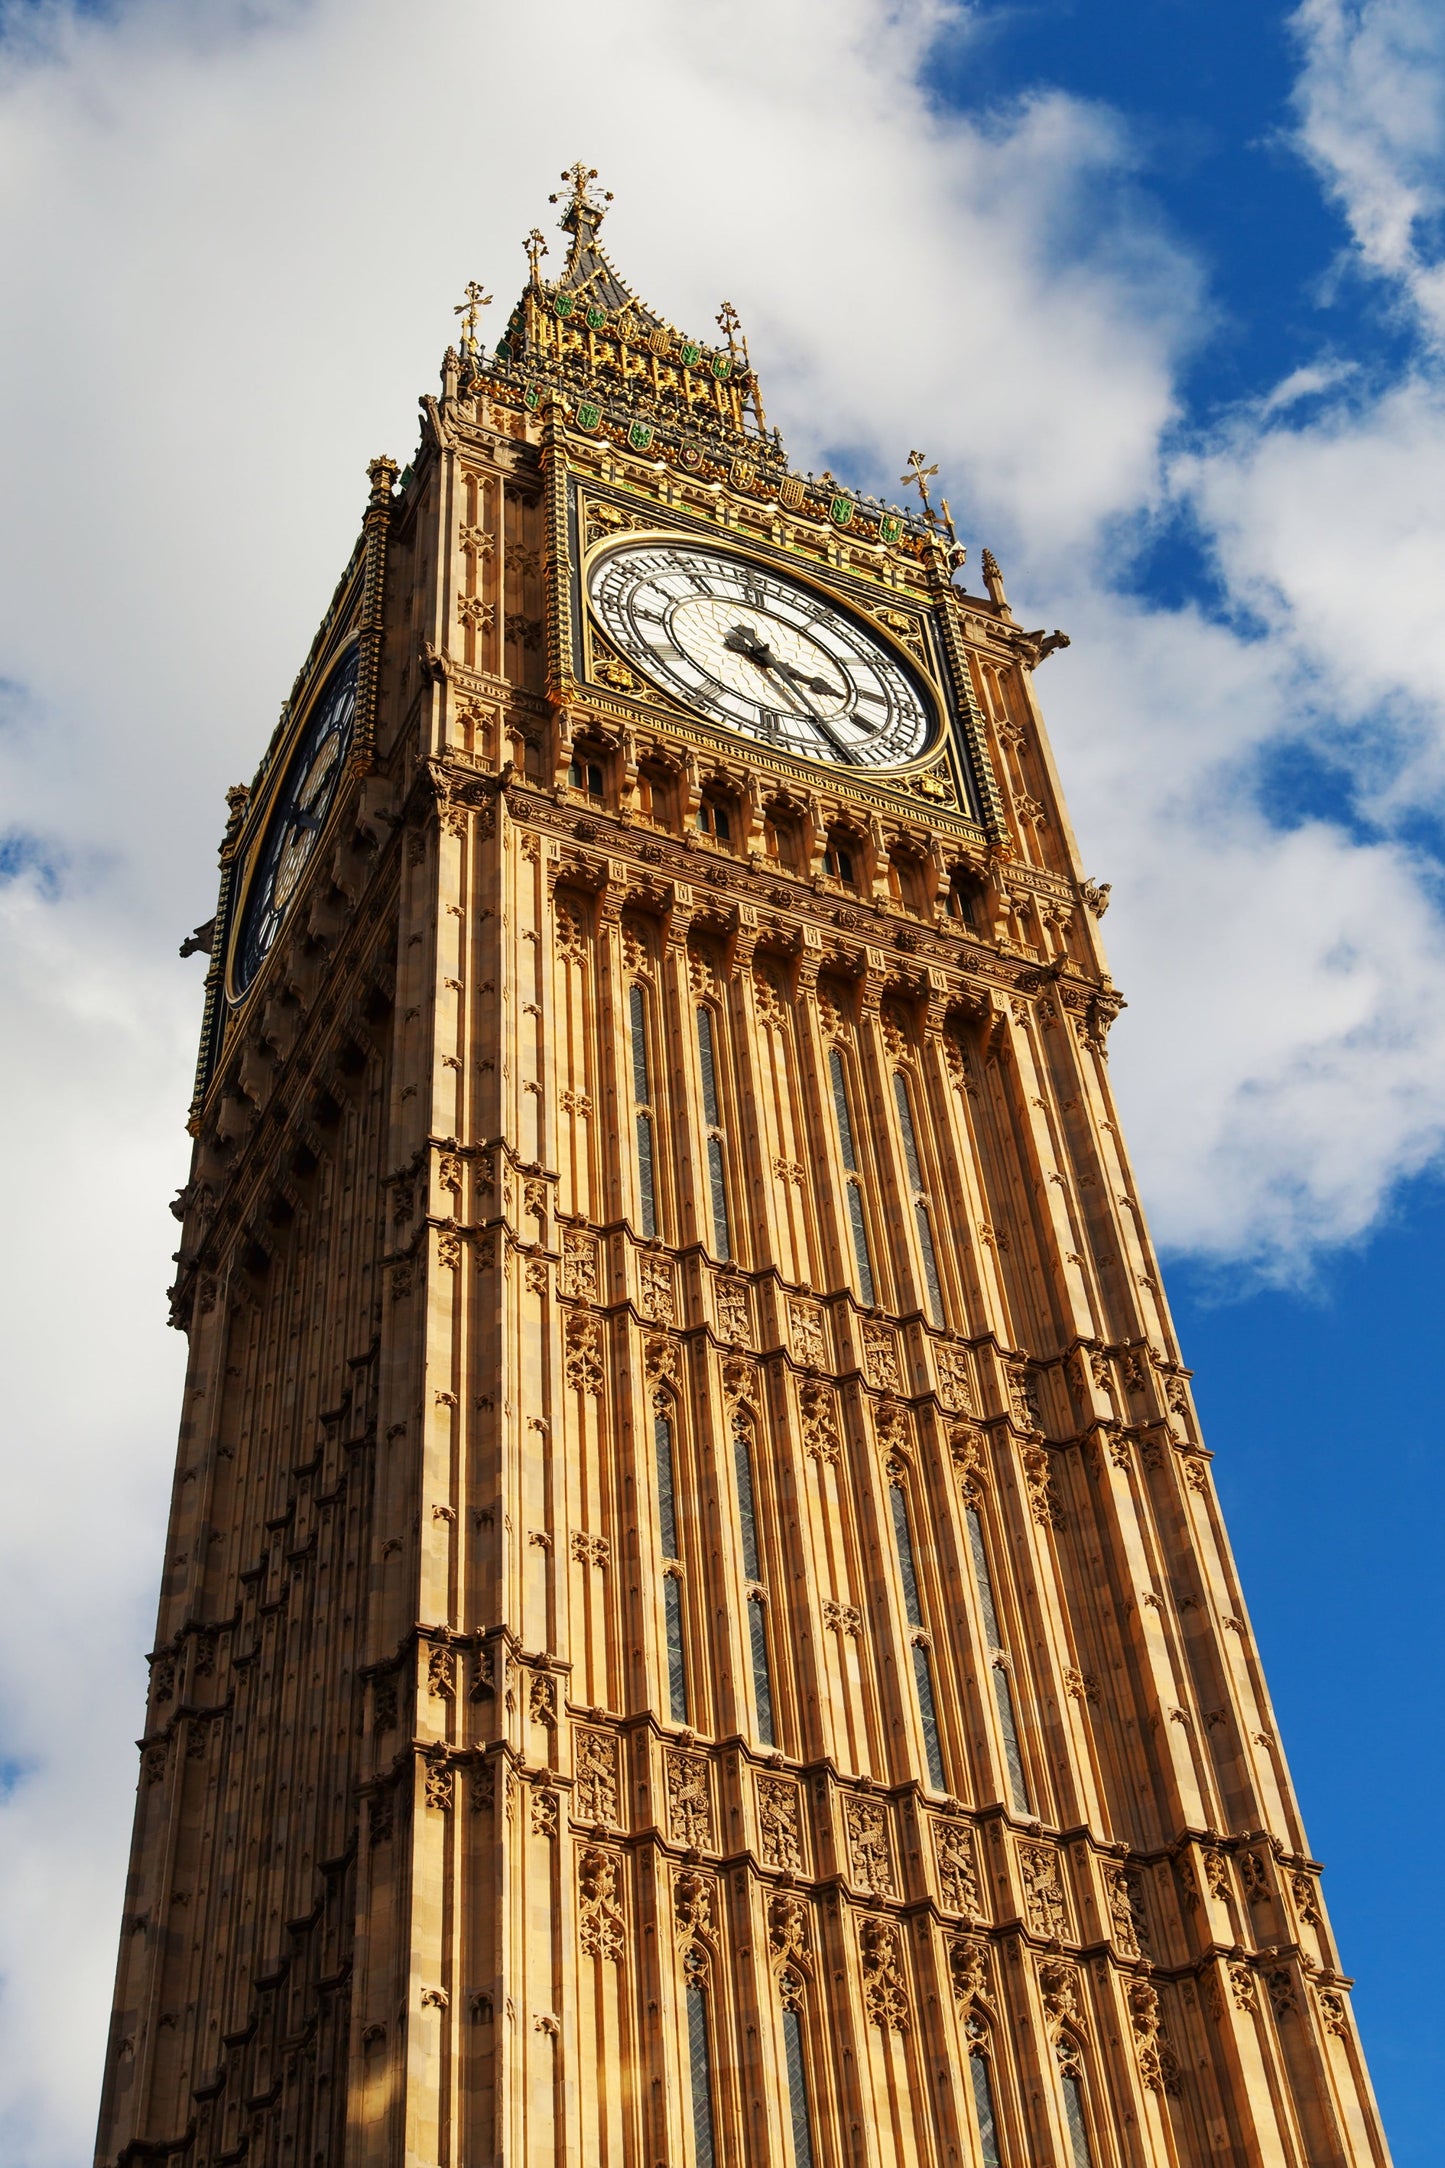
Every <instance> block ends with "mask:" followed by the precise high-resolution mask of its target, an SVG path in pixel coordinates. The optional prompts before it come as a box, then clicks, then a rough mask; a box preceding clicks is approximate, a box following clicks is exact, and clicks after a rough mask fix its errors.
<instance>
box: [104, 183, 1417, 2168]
mask: <svg viewBox="0 0 1445 2168" xmlns="http://www.w3.org/2000/svg"><path fill="white" fill-rule="evenodd" d="M565 179H566V181H567V190H566V192H565V194H564V196H563V197H562V198H561V200H562V202H563V205H564V209H563V216H562V226H563V230H564V232H565V235H566V254H565V262H562V263H560V268H559V275H558V276H557V277H556V278H555V279H549V278H548V277H546V276H545V275H544V274H545V271H546V268H547V266H546V257H547V245H546V243H545V241H544V239H543V237H542V235H541V234H540V233H536V232H534V233H533V234H532V235H531V236H530V237H529V241H528V243H527V248H528V255H529V259H530V267H531V268H530V276H529V278H528V281H527V284H526V287H525V290H524V291H523V294H522V297H521V299H520V301H519V302H518V304H517V306H516V308H515V310H514V311H513V312H512V314H511V317H510V319H509V320H508V321H507V323H506V326H505V330H504V332H503V334H502V336H501V338H500V340H494V341H489V342H487V344H486V346H484V344H483V341H482V339H481V337H480V335H479V328H478V327H479V324H480V321H481V311H482V309H483V308H484V306H485V303H486V296H485V295H484V294H483V293H482V291H481V289H480V288H479V287H476V286H473V287H471V288H469V289H468V294H467V298H466V301H465V302H464V303H463V307H462V310H461V311H460V312H459V313H460V314H461V315H462V330H461V334H460V351H449V352H448V353H447V355H446V357H445V360H444V363H443V368H442V389H441V396H440V397H439V398H428V399H426V400H425V401H424V402H423V424H422V436H421V443H420V447H419V449H418V451H417V453H416V455H415V458H414V460H413V463H412V465H411V466H410V467H408V468H407V469H406V471H405V473H403V474H401V475H400V477H398V474H397V469H396V467H395V465H394V464H393V463H392V462H391V461H390V460H388V459H376V460H374V461H373V462H372V464H371V468H370V477H371V493H370V498H369V501H368V503H367V506H366V510H365V515H364V520H363V525H362V531H361V535H360V538H359V540H358V542H357V544H356V548H355V550H354V552H353V554H352V556H351V559H350V561H349V563H348V564H347V565H346V567H345V569H344V571H343V572H342V575H341V579H340V582H339V584H338V585H337V587H336V590H335V593H334V594H333V596H332V598H331V601H330V604H329V606H328V607H327V610H326V613H325V615H324V617H323V619H322V621H321V625H320V628H319V630H318V632H317V634H316V638H315V641H314V642H313V645H312V648H311V652H310V654H309V655H308V656H307V657H306V660H305V662H304V664H303V665H302V668H301V670H300V672H299V674H298V676H297V678H296V681H295V684H294V685H293V687H292V689H291V694H290V697H289V699H288V700H287V702H286V704H285V706H284V707H283V709H282V711H281V718H280V721H279V723H278V725H277V727H276V730H275V732H274V734H273V736H272V739H271V742H270V744H269V746H268V747H267V749H266V751H265V753H264V755H263V756H262V759H261V763H260V766H259V768H258V770H257V772H256V776H255V779H254V781H253V782H252V783H251V784H250V786H249V787H247V788H239V787H238V788H237V789H235V790H233V791H232V792H231V793H230V794H229V803H230V819H229V822H228V824H227V827H226V831H225V836H224V840H223V843H222V846H221V878H220V896H219V902H218V906H217V914H216V919H215V924H214V928H213V929H210V930H208V931H207V932H206V933H205V935H204V937H203V938H204V939H205V940H206V941H208V943H209V947H210V953H211V962H210V969H209V975H208V978H207V985H206V1002H205V1018H204V1025H203V1032H202V1043H201V1053H200V1063H199V1069H198V1074H197V1082H196V1093H195V1100H194V1105H193V1107H192V1119H191V1128H192V1133H193V1135H194V1139H195V1148H194V1162H193V1167H192V1172H191V1177H190V1180H189V1182H188V1184H187V1186H186V1188H185V1189H184V1191H183V1192H182V1193H181V1195H180V1197H179V1198H178V1199H177V1202H176V1206H175V1210H176V1212H177V1215H178V1217H179V1218H180V1219H181V1221H182V1234H181V1247H180V1251H179V1269H178V1272H177V1278H176V1284H175V1287H174V1289H173V1290H172V1301H173V1314H174V1321H175V1323H176V1324H177V1325H178V1326H180V1327H182V1328H183V1329H184V1330H185V1331H186V1332H187V1334H188V1335H189V1342H190V1363H189V1370H188V1374H187V1382H186V1389H185V1404H184V1409H183V1414H182V1420H181V1429H180V1450H179V1457H178V1462H177V1469H176V1479H175V1489H174V1495H173V1503H172V1509H171V1521H170V1530H169V1534H168V1536H167V1542H166V1553H165V1565H164V1575H163V1582H162V1592H161V1599H160V1615H159V1624H158V1628H157V1634H156V1643H155V1648H154V1651H153V1653H152V1656H151V1660H150V1661H151V1684H150V1698H149V1704H148V1709H147V1715H146V1721H145V1732H144V1737H143V1739H142V1742H141V1758H140V1779H139V1789H138V1797H137V1807H136V1823H135V1838H134V1850H133V1855H132V1862H131V1875H130V1880H129V1884H128V1888H127V1895H126V1911H125V1918H124V1923H123V1932H122V1937H121V1953H120V1961H119V1970H118V1977H117V1986H116V1997H115V2012H114V2019H113V2025H112V2031H111V2036H110V2040H109V2044H108V2050H107V2067H106V2077H105V2089H104V2098H103V2104H102V2110H101V2122H100V2135H99V2141H98V2152H97V2159H98V2160H99V2161H100V2162H102V2163H106V2164H112V2163H128V2164H129V2163H140V2162H171V2163H174V2164H176V2168H221V2164H223V2163H240V2162H245V2163H247V2164H248V2168H491V2164H502V2163H506V2164H508V2168H553V2164H562V2163H569V2164H570V2163H577V2162H588V2163H596V2164H597V2168H714V2164H728V2168H734V2164H735V2168H744V2164H747V2168H766V2164H775V2168H1041V2164H1049V2168H1165V2164H1168V2168H1191V2164H1204V2163H1208V2164H1211V2168H1224V2164H1230V2168H1259V2164H1266V2168H1275V2164H1280V2168H1327V2164H1329V2168H1335V2164H1339V2168H1345V2164H1349V2168H1356V2164H1362V2163H1367V2162H1368V2163H1383V2162H1385V2161H1386V2159H1387V2153H1386V2149H1385V2144H1384V2139H1383V2136H1382V2134H1381V2130H1380V2126H1379V2121H1378V2117H1377V2114H1376V2111H1375V2107H1374V2104H1373V2099H1372V2095H1371V2091H1370V2085H1369V2079H1368V2075H1367V2072H1366V2069H1365V2066H1364V2062H1363V2058H1362V2055H1361V2051H1360V2046H1359V2041H1358V2037H1357V2034H1356V2030H1355V2025H1354V2020H1353V2017H1352V2014H1351V2009H1350V1998H1349V1993H1348V1989H1349V1985H1350V1983H1349V1981H1348V1979H1347V1978H1346V1977H1345V1976H1344V1974H1343V1973H1342V1971H1341V1970H1340V1965H1339V1958H1338V1955H1337V1952H1336V1949H1335V1945H1334V1942H1333V1940H1332V1938H1331V1934H1330V1930H1329V1926H1328V1923H1327V1920H1326V1916H1325V1911H1324V1906H1323V1901H1322V1898H1321V1894H1320V1879H1319V1867H1318V1864H1317V1862H1315V1861H1314V1860H1313V1859H1312V1858H1311V1857H1310V1854H1309V1848H1308V1845H1307V1843H1306V1840H1305V1836H1304V1832H1303V1828H1302V1825H1301V1820H1300V1815H1299V1811H1298V1808H1297V1806H1296V1803H1295V1800H1294V1796H1293V1793H1292V1791H1291V1788H1290V1781H1289V1776H1288V1773H1287V1770H1286V1767H1285V1762H1284V1757H1283V1754H1282V1752H1281V1749H1280V1745H1279V1742H1278V1739H1277V1737H1276V1733H1275V1725H1274V1719H1273V1717H1272V1715H1271V1713H1270V1707H1269V1702H1268V1699H1267V1695H1266V1691H1265V1686H1264V1682H1263V1678H1262V1676H1261V1671H1260V1663H1259V1658H1258V1654H1257V1652H1256V1649H1255V1646H1254V1643H1253V1640H1252V1638H1251V1634H1250V1629H1249V1625H1248V1621H1247V1617H1246V1614H1245V1608H1244V1603H1243V1599H1242V1596H1241V1594H1240V1590H1239V1586H1238V1582H1237V1579H1236V1575H1235V1571H1234V1567H1233V1565H1232V1563H1231V1559H1230V1553H1229V1548H1228V1543H1227V1540H1226V1537H1225V1533H1224V1529H1223V1526H1222V1522H1221V1518H1220V1511H1219V1505H1218V1500H1217V1498H1216V1495H1215V1490H1214V1485H1213V1481H1212V1478H1211V1473H1210V1459H1209V1455H1208V1453H1207V1451H1206V1449H1205V1447H1204V1444H1203V1442H1202V1440H1201V1437H1200V1434H1199V1430H1198V1427H1197V1424H1196V1419H1195V1414H1194V1410H1193V1404H1192V1400H1191V1395H1190V1388H1189V1373H1188V1371H1187V1370H1186V1369H1185V1368H1184V1366H1183V1364H1182V1362H1181V1359H1180V1354H1179V1350H1178V1346H1177V1344H1176V1340H1175V1336H1174V1333H1173V1330H1172V1327H1171V1324H1170V1319H1169V1313H1168V1310H1167V1307H1166V1304H1165V1299H1164V1294H1163V1291H1162V1288H1161V1284H1160V1275H1159V1268H1158V1265H1157V1263H1156V1260H1155V1257H1154V1253H1153V1251H1152V1249H1151V1247H1150V1242H1149V1237H1148V1233H1147V1231H1146V1228H1145V1224H1144V1219H1143V1215H1142V1212H1141V1209H1140V1205H1139V1202H1138V1198H1137V1196H1136V1193H1135V1187H1134V1181H1133V1178H1132V1175H1131V1173H1130V1169H1129V1161H1128V1157H1127V1154H1126V1151H1125V1148H1124V1144H1123V1140H1122V1138H1121V1136H1120V1133H1119V1128H1118V1124H1117V1118H1116V1114H1115V1108H1114V1101H1113V1098H1112V1094H1111V1090H1110V1083H1109V1073H1108V1066H1107V1059H1106V1042H1107V1038H1108V1032H1109V1027H1110V1024H1111V1023H1112V1021H1113V1019H1114V1016H1115V1014H1116V1012H1117V1011H1118V1009H1119V1007H1120V1006H1121V1002H1120V996H1119V994H1118V993H1117V992H1116V991H1115V989H1114V986H1113V984H1112V982H1111V980H1110V978H1109V975H1108V972H1107V970H1106V967H1105V961H1104V956H1103V952H1102V949H1101V946H1100V938H1099V925H1098V922H1099V920H1100V918H1101V917H1102V915H1103V912H1104V909H1105V906H1106V903H1107V900H1108V892H1107V890H1106V889H1105V888H1102V887H1100V886H1098V885H1097V884H1095V883H1094V882H1092V881H1090V880H1088V879H1086V878H1085V876H1084V870H1083V868H1082V866H1081V864H1080V862H1079V859H1078V856H1077V853H1076V850H1075V847H1074V843H1073V839H1072V835H1071V831H1070V827H1069V821H1068V815H1067V812H1066V810H1065V806H1064V802H1063V799H1062V796H1061V794H1060V790H1059V785H1058V781H1057V778H1056V775H1055V771H1054V767H1053V763H1052V759H1051V756H1050V752H1049V748H1048V743H1047V739H1046V737H1045V734H1044V729H1043V724H1042V721H1041V719H1040V715H1039V710H1038V706H1037V703H1036V700H1035V696H1034V673H1035V670H1036V668H1037V666H1038V665H1039V664H1040V662H1041V661H1042V660H1043V658H1044V657H1045V656H1046V655H1047V654H1048V653H1049V652H1050V651H1051V649H1053V648H1055V647H1057V646H1059V645H1060V644H1062V640H1061V636H1060V635H1057V634H1055V635H1051V636H1050V637H1048V638H1045V636H1044V635H1043V633H1042V632H1030V631H1025V630H1024V629H1023V628H1022V627H1021V626H1020V625H1019V624H1018V623H1016V622H1015V619H1014V616H1013V613H1012V611H1011V609H1010V607H1009V604H1008V601H1007V598H1006V595H1005V590H1004V584H1003V580H1002V577H1001V575H1000V573H999V568H998V566H997V564H996V563H995V561H994V560H993V558H992V557H991V556H990V554H989V553H988V552H987V551H984V552H983V554H982V567H983V569H982V580H981V585H982V589H983V591H982V592H981V593H974V592H972V591H971V585H972V583H971V582H970V581H969V580H968V579H967V577H966V575H965V553H964V549H963V547H962V545H961V544H960V542H959V540H958V537H957V535H956V532H955V528H954V522H953V518H952V515H951V513H950V511H949V508H948V506H947V504H946V503H944V502H942V500H940V502H939V504H938V506H937V507H936V508H935V505H934V502H933V499H932V497H931V496H930V493H929V491H930V482H931V478H932V470H931V469H930V468H929V467H928V466H927V465H926V464H925V460H924V457H923V455H922V454H919V453H911V454H910V455H909V462H908V466H909V472H908V477H907V479H908V482H909V485H910V489H911V488H912V486H913V485H914V484H916V487H917V500H916V502H915V501H914V500H913V498H912V497H911V496H910V501H909V505H908V508H907V509H900V508H898V507H897V506H894V505H891V504H889V503H887V502H883V501H881V500H877V499H874V498H871V497H868V496H866V495H862V494H859V493H858V492H856V491H854V490H852V489H850V488H849V487H848V486H847V485H846V484H845V483H843V482H841V481H838V480H837V479H835V478H834V477H833V476H832V475H828V474H825V475H823V476H821V477H819V476H816V475H812V474H802V473H797V472H795V471H793V469H792V468H791V466H790V464H789V461H788V458H787V455H786V453H785V450H784V447H783V444H782V442H781V440H780V438H779V436H778V434H777V432H776V431H775V430H773V429H771V428H770V427H769V425H768V423H767V421H766V418H765V415H764V411H763V406H762V402H761V398H760V394H759V388H758V383H757V378H756V376H755V374H754V370H753V366H752V360H751V357H750V355H749V351H748V347H747V344H746V342H745V340H744V339H743V336H742V329H741V325H740V323H739V320H738V316H737V313H736V312H735V311H734V310H733V309H732V308H731V307H730V306H728V305H727V304H724V306H723V308H722V310H721V312H720V314H719V317H718V322H717V335H716V336H715V337H713V338H711V339H707V340H705V339H700V338H693V337H690V336H688V335H686V334H684V333H682V332H679V331H677V330H675V329H674V328H673V327H672V326H671V325H670V324H669V323H667V322H666V321H665V320H664V319H663V318H662V317H661V316H659V315H658V314H656V313H655V312H654V311H653V310H652V309H651V308H649V307H647V306H645V305H644V304H643V303H642V302H641V301H640V300H639V299H638V298H637V297H636V296H635V295H634V294H633V293H632V292H631V291H630V290H629V288H628V287H627V286H626V285H625V284H624V283H623V281H622V279H621V278H620V277H619V276H618V274H617V273H616V271H615V270H614V269H613V267H612V265H611V263H610V261H609V259H608V257H607V255H606V254H605V253H604V252H603V249H602V247H601V245H600V242H599V238H598V236H599V228H600V225H601V222H602V217H603V211H604V208H605V203H606V200H607V199H606V198H605V197H603V196H602V195H601V194H600V193H599V192H598V191H597V190H596V189H595V186H594V183H595V181H596V176H595V174H593V173H591V172H590V171H588V170H587V169H586V168H585V167H581V166H578V167H576V168H575V169H573V171H572V172H571V173H570V174H568V175H567V176H565ZM560 254H561V252H560V251H559V259H560Z"/></svg>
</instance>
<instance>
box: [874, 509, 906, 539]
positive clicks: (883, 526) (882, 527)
mask: <svg viewBox="0 0 1445 2168" xmlns="http://www.w3.org/2000/svg"><path fill="white" fill-rule="evenodd" d="M902 532H903V522H902V520H901V519H895V518H894V517H893V514H892V513H891V512H890V513H888V514H887V516H886V517H885V518H883V519H881V520H880V521H879V522H878V539H879V541H880V542H896V541H897V540H898V537H899V536H900V535H901V534H902Z"/></svg>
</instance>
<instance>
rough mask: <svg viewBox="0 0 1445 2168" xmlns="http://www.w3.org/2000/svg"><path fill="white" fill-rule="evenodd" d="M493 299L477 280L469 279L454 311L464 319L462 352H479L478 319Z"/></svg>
mask: <svg viewBox="0 0 1445 2168" xmlns="http://www.w3.org/2000/svg"><path fill="white" fill-rule="evenodd" d="M491 303H492V297H491V295H490V294H489V293H484V292H483V290H482V288H481V287H480V286H479V285H478V283H477V281H476V280H475V279H468V281H467V284H466V290H465V292H464V293H463V295H462V298H461V300H460V301H459V302H458V303H457V305H456V307H455V308H454V309H453V310H452V314H453V316H460V317H461V319H462V351H463V353H465V354H467V355H469V356H470V355H474V354H475V353H476V351H477V317H478V314H479V313H480V311H481V310H483V309H486V308H490V307H491Z"/></svg>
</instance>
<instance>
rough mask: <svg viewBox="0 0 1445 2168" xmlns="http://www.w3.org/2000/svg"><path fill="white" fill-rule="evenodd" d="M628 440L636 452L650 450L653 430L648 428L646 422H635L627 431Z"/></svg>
mask: <svg viewBox="0 0 1445 2168" xmlns="http://www.w3.org/2000/svg"><path fill="white" fill-rule="evenodd" d="M627 441H628V443H629V444H630V445H631V446H632V449H633V450H634V452H647V451H650V450H651V449H652V431H651V430H650V429H649V428H648V426H647V423H646V422H634V423H633V424H632V427H631V428H630V429H629V430H628V432H627Z"/></svg>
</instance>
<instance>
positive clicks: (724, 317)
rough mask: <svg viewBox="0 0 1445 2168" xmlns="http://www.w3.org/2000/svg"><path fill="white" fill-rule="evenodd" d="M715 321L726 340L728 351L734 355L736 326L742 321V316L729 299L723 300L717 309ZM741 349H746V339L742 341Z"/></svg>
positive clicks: (736, 344)
mask: <svg viewBox="0 0 1445 2168" xmlns="http://www.w3.org/2000/svg"><path fill="white" fill-rule="evenodd" d="M717 322H718V328H719V330H720V331H721V332H722V334H723V337H724V338H725V339H726V340H727V342H728V352H729V353H730V354H733V355H736V353H737V350H738V328H739V326H740V325H741V323H742V318H741V317H740V316H739V315H738V312H737V310H736V309H735V308H734V307H733V305H732V303H731V302H730V301H725V302H724V303H723V305H722V307H721V308H720V309H719V310H718V312H717ZM743 351H744V352H746V351H747V341H746V340H744V341H743Z"/></svg>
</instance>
